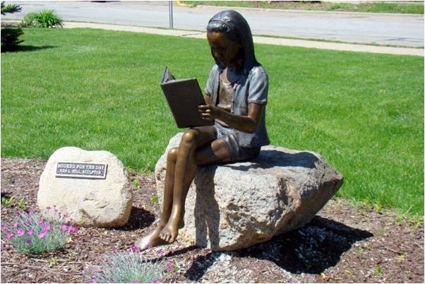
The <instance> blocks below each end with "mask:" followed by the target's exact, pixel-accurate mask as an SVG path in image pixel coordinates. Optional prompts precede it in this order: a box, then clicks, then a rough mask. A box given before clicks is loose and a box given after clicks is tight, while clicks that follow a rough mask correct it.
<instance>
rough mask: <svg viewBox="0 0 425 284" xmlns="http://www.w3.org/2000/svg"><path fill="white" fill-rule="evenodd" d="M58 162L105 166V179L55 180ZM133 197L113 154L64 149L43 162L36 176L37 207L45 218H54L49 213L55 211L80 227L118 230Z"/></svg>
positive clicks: (73, 148)
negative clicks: (37, 178) (42, 167)
mask: <svg viewBox="0 0 425 284" xmlns="http://www.w3.org/2000/svg"><path fill="white" fill-rule="evenodd" d="M58 162H71V163H93V164H96V163H105V164H107V174H106V178H104V179H91V178H70V177H56V175H55V173H56V165H57V163H58ZM133 196H134V193H133V187H132V184H131V182H130V181H129V179H128V175H127V172H126V170H125V168H124V165H123V164H122V162H121V161H120V160H119V159H118V158H117V157H116V156H115V155H113V154H112V153H110V152H107V151H85V150H82V149H80V148H77V147H64V148H60V149H58V150H57V151H55V152H54V153H53V154H52V155H51V156H50V158H49V160H48V161H47V164H46V167H45V169H44V171H43V173H42V175H41V177H40V183H39V190H38V195H37V204H38V207H39V209H40V211H41V212H42V213H43V215H44V217H46V218H48V219H58V216H57V214H55V212H54V210H53V209H56V210H58V211H59V212H61V213H62V214H67V215H68V220H72V222H75V223H77V224H79V225H81V226H87V227H89V226H94V227H121V226H124V225H125V224H126V223H127V221H128V219H129V217H130V213H131V208H132V203H133ZM47 208H51V209H50V210H48V209H47Z"/></svg>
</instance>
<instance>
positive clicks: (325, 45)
mask: <svg viewBox="0 0 425 284" xmlns="http://www.w3.org/2000/svg"><path fill="white" fill-rule="evenodd" d="M64 28H92V29H104V30H114V31H127V32H139V33H148V34H159V35H168V36H178V37H189V38H202V39H206V35H205V32H197V31H184V30H175V29H156V28H145V27H136V26H122V25H111V24H97V23H83V22H65V23H64ZM254 42H255V43H263V44H274V45H285V46H297V47H305V48H319V49H330V50H341V51H354V52H369V53H384V54H396V55H414V56H424V49H423V48H408V47H389V46H373V45H360V44H350V43H331V42H325V41H313V40H298V39H286V38H277V37H264V36H254Z"/></svg>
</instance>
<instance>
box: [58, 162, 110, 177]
mask: <svg viewBox="0 0 425 284" xmlns="http://www.w3.org/2000/svg"><path fill="white" fill-rule="evenodd" d="M107 168H108V165H107V164H101V163H96V164H94V163H79V162H58V163H57V165H56V177H62V178H88V179H105V178H106V171H107Z"/></svg>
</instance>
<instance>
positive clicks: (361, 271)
mask: <svg viewBox="0 0 425 284" xmlns="http://www.w3.org/2000/svg"><path fill="white" fill-rule="evenodd" d="M45 163H46V161H42V160H31V159H7V158H2V169H1V176H2V180H1V195H2V197H6V198H7V197H11V196H14V200H15V202H14V203H13V204H12V205H10V206H5V205H3V206H2V208H1V219H2V223H3V224H5V223H13V221H14V220H15V218H16V216H17V214H18V213H19V212H20V211H21V210H23V209H21V208H19V206H18V202H19V201H21V200H23V202H21V205H22V204H23V203H25V204H26V207H27V208H33V209H36V207H37V206H36V198H37V190H38V180H39V178H40V175H41V173H42V171H43V169H44V166H45ZM130 176H131V178H132V179H134V180H135V179H137V180H138V182H139V185H140V186H139V189H138V190H137V192H136V196H135V201H134V204H133V210H132V214H131V216H130V220H129V222H128V224H127V225H126V226H125V227H123V228H117V229H101V228H81V229H80V230H79V231H78V232H77V233H74V234H73V235H72V239H71V241H69V242H68V243H67V244H66V245H65V246H64V247H63V248H62V249H60V250H58V251H55V252H53V253H46V254H43V255H30V256H27V255H24V254H22V253H19V252H17V251H16V250H15V249H14V248H13V247H12V246H11V245H10V244H9V243H8V242H7V241H6V240H4V238H3V237H2V248H1V249H2V254H1V281H2V282H15V283H17V282H19V283H22V282H27V283H28V282H56V283H74V282H77V283H83V282H91V279H90V275H89V273H88V271H90V269H92V267H94V266H96V265H99V264H100V262H101V257H102V255H104V254H105V253H108V252H111V251H116V250H118V251H125V250H127V249H128V248H129V247H130V246H132V245H133V244H134V242H135V240H136V239H137V238H139V237H140V236H142V235H144V234H146V233H147V232H149V231H150V230H151V229H152V227H153V226H154V222H155V220H157V219H158V216H159V213H160V212H159V206H158V204H157V203H152V202H151V198H152V196H154V195H155V194H156V189H155V180H154V178H153V176H141V175H139V174H136V173H134V172H131V173H130ZM36 210H37V209H36ZM161 248H162V249H163V250H164V251H165V258H166V259H172V260H174V261H175V263H177V265H178V267H179V270H178V271H177V272H176V273H175V274H173V275H172V276H169V277H168V278H166V279H164V282H262V283H270V282H344V283H345V282H393V283H394V282H411V283H423V282H424V228H423V222H413V221H410V220H408V219H406V218H403V217H402V216H400V215H399V214H397V213H396V212H394V211H390V210H379V211H376V210H374V209H373V208H371V207H368V206H353V205H352V204H351V203H350V202H348V201H346V200H344V199H341V198H335V199H333V200H331V201H329V202H328V204H327V205H326V206H325V207H324V208H323V209H322V210H321V211H320V212H319V214H318V216H317V217H315V218H314V219H313V220H312V221H311V222H310V223H309V224H308V225H306V226H305V227H303V228H301V229H298V230H295V231H292V232H290V233H287V234H284V235H281V236H276V237H275V238H273V239H272V240H270V241H268V242H265V243H262V244H258V245H255V246H252V247H250V248H248V249H243V250H237V251H232V252H212V251H211V250H209V249H206V248H200V247H195V246H189V245H186V244H184V243H180V242H178V241H177V242H176V243H174V244H173V245H169V246H164V247H161ZM147 253H149V252H147Z"/></svg>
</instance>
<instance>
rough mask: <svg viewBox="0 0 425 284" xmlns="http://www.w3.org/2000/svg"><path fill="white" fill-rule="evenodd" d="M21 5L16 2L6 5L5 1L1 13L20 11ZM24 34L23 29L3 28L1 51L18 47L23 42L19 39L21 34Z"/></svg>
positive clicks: (2, 3)
mask: <svg viewBox="0 0 425 284" xmlns="http://www.w3.org/2000/svg"><path fill="white" fill-rule="evenodd" d="M21 10H22V8H21V6H19V5H16V4H9V5H6V4H5V3H4V1H2V2H1V14H2V15H6V14H7V13H15V12H20V11H21ZM22 34H23V32H22V29H20V28H12V27H6V28H3V27H2V29H1V51H2V52H4V51H13V50H16V49H17V48H18V45H19V44H20V43H21V42H23V40H19V36H21V35H22Z"/></svg>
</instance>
